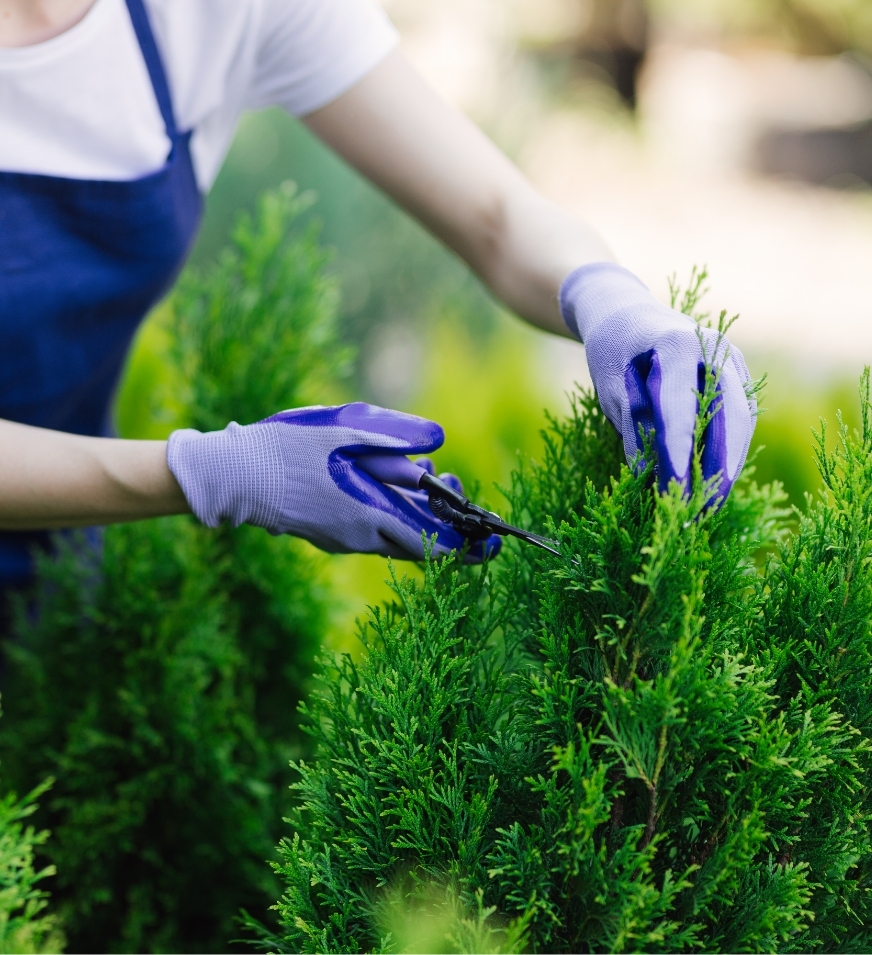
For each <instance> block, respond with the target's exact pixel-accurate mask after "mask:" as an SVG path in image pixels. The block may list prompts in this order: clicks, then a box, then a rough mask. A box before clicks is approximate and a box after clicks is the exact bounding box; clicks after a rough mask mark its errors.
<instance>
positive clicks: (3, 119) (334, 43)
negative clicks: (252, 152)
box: [0, 0, 397, 192]
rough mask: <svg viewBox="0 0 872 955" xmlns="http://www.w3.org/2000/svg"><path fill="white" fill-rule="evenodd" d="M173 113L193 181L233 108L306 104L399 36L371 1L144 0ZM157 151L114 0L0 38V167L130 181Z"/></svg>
mask: <svg viewBox="0 0 872 955" xmlns="http://www.w3.org/2000/svg"><path fill="white" fill-rule="evenodd" d="M145 6H146V8H147V10H148V14H149V20H150V22H151V25H152V30H153V31H154V34H155V40H156V42H157V45H158V48H159V50H160V52H161V57H162V59H163V63H164V67H165V69H166V72H167V77H168V81H169V86H170V93H171V96H172V101H173V108H174V111H175V116H176V123H177V125H178V127H179V129H180V130H189V129H193V130H194V135H193V137H192V143H191V150H192V154H193V159H194V167H195V169H196V173H197V181H198V183H199V186H200V188H201V190H203V191H204V192H205V191H207V190H208V189H209V187H210V186H211V185H212V183H213V181H214V180H215V177H216V175H217V174H218V170H219V169H220V167H221V163H222V162H223V160H224V157H225V155H226V153H227V150H228V149H229V147H230V143H231V141H232V139H233V134H234V131H235V129H236V124H237V122H238V120H239V117H240V115H241V113H242V112H243V110H246V109H259V108H262V107H265V106H281V107H283V108H284V109H286V110H288V112H290V113H292V114H293V115H295V116H301V115H305V114H306V113H309V112H312V111H313V110H316V109H318V108H319V107H320V106H323V105H325V104H326V103H329V102H330V101H331V100H333V99H335V98H336V97H337V96H339V95H341V94H342V93H343V92H345V91H346V90H347V89H349V88H350V87H351V86H353V85H354V84H355V83H356V82H357V81H358V80H359V79H361V78H362V77H363V76H365V75H366V74H367V73H368V72H369V71H370V70H371V69H372V68H373V67H374V66H376V64H378V63H379V62H380V61H381V60H382V59H383V58H384V57H385V56H386V55H387V53H388V52H389V51H390V50H391V49H392V48H393V47H394V45H395V44H396V42H397V34H396V31H395V30H394V28H393V27H392V26H391V24H390V22H389V21H388V19H387V17H386V16H385V14H384V13H383V12H382V10H381V8H380V7H378V6H377V5H376V3H375V0H145ZM168 152H169V140H168V139H167V136H166V133H165V130H164V123H163V120H162V118H161V115H160V111H159V109H158V105H157V101H156V100H155V96H154V91H153V89H152V85H151V81H150V79H149V75H148V70H147V69H146V66H145V61H144V59H143V57H142V53H141V51H140V49H139V44H138V42H137V39H136V34H135V33H134V30H133V25H132V24H131V22H130V15H129V14H128V12H127V5H126V3H125V0H96V2H95V3H94V5H93V7H92V8H91V9H90V10H89V11H88V13H87V15H86V16H85V17H84V19H82V20H81V21H80V22H79V23H78V24H77V25H76V26H74V27H73V28H72V29H70V30H68V31H67V32H66V33H63V34H61V35H60V36H58V37H55V38H54V39H52V40H48V41H47V42H45V43H39V44H37V45H35V46H29V47H19V48H15V49H10V48H0V170H5V171H14V172H29V173H42V174H45V175H51V176H64V177H70V178H75V179H104V180H105V179H111V180H125V179H134V178H137V177H139V176H143V175H146V174H147V173H150V172H154V171H155V170H157V169H160V168H161V167H162V166H163V164H164V162H165V161H166V157H167V154H168Z"/></svg>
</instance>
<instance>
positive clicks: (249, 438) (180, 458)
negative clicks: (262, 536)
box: [167, 421, 284, 527]
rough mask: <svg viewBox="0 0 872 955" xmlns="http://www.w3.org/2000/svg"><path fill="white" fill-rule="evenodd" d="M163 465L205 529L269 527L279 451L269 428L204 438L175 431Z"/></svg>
mask: <svg viewBox="0 0 872 955" xmlns="http://www.w3.org/2000/svg"><path fill="white" fill-rule="evenodd" d="M167 465H168V466H169V469H170V470H171V471H172V472H173V475H174V476H175V478H176V480H177V481H178V482H179V486H180V487H181V489H182V492H183V494H184V495H185V498H186V500H187V502H188V504H189V505H190V508H191V510H192V511H193V512H194V514H195V515H196V517H197V518H198V519H199V520H200V521H201V522H202V523H203V524H205V525H206V526H207V527H218V525H219V524H221V522H222V521H229V522H230V523H231V524H232V525H233V526H234V527H238V526H239V525H240V524H243V523H245V524H256V525H258V526H260V527H271V526H273V524H274V523H275V522H276V520H277V518H278V516H279V513H280V510H281V501H282V486H281V485H282V479H281V477H282V475H283V473H284V468H283V461H282V454H281V448H280V446H279V442H278V436H277V434H276V426H275V425H274V424H272V423H259V424H254V425H247V426H246V427H242V426H241V425H238V424H237V423H236V422H235V421H231V422H230V424H228V425H227V427H226V428H225V429H224V430H223V431H209V432H206V433H205V434H203V433H202V432H200V431H195V430H194V429H193V428H184V429H182V430H179V431H174V432H173V433H172V434H171V435H170V437H169V441H167Z"/></svg>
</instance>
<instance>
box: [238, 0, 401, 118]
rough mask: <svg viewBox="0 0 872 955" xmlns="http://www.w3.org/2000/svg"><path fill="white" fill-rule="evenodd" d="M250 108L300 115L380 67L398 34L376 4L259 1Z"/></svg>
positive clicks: (363, 1)
mask: <svg viewBox="0 0 872 955" xmlns="http://www.w3.org/2000/svg"><path fill="white" fill-rule="evenodd" d="M259 33H260V37H259V42H258V50H257V54H256V56H257V59H256V65H255V71H254V77H253V84H252V88H251V101H250V102H249V103H248V104H247V105H248V106H249V107H250V108H253V109H260V108H262V107H265V106H281V107H283V108H284V109H286V110H287V111H288V112H289V113H291V114H292V115H294V116H305V115H306V114H307V113H311V112H312V111H313V110H316V109H318V108H319V107H321V106H324V105H325V104H327V103H329V102H330V101H331V100H334V99H336V97H337V96H341V95H342V93H344V92H345V91H346V90H348V89H350V88H351V87H352V86H354V84H355V83H357V81H358V80H360V79H362V78H363V77H364V76H366V74H367V73H368V72H369V71H370V70H371V69H373V67H375V66H376V65H377V64H378V63H380V62H381V61H382V60H383V59H384V58H385V56H387V54H388V53H389V52H390V51H391V50H392V49H393V48H394V47H395V46H396V44H397V42H398V40H399V36H398V34H397V31H396V30H395V29H394V27H393V25H392V24H391V22H390V20H388V18H387V16H386V14H385V13H384V11H383V10H382V9H381V7H379V6H378V4H377V3H375V0H263V15H262V20H261V29H260V31H259Z"/></svg>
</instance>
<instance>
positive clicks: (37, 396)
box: [0, 0, 203, 587]
mask: <svg viewBox="0 0 872 955" xmlns="http://www.w3.org/2000/svg"><path fill="white" fill-rule="evenodd" d="M127 8H128V11H129V13H130V19H131V21H132V23H133V27H134V30H135V31H136V36H137V39H138V41H139V46H140V49H141V50H142V55H143V58H144V60H145V64H146V66H147V67H148V73H149V76H150V77H151V84H152V87H153V89H154V94H155V97H156V99H157V102H158V105H159V107H160V112H161V115H162V116H163V121H164V124H165V126H166V132H167V136H168V137H169V139H170V142H171V148H170V152H169V156H168V158H167V161H166V164H165V165H164V167H163V168H162V169H160V170H158V171H157V172H155V173H152V174H150V175H147V176H143V177H142V178H140V179H134V180H131V181H125V182H103V181H97V180H82V179H66V178H61V177H59V176H41V175H31V174H29V173H19V172H0V418H8V419H9V420H11V421H20V422H23V423H25V424H31V425H37V426H39V427H44V428H54V429H57V430H60V431H69V432H72V433H74V434H88V435H107V434H110V433H111V418H110V415H111V407H110V406H111V403H112V398H113V395H114V392H115V388H116V385H117V383H118V378H119V375H120V373H121V369H122V365H123V363H124V358H125V356H126V354H127V350H128V348H129V346H130V342H131V339H132V338H133V335H134V333H135V331H136V329H137V326H138V325H139V323H140V321H141V320H142V318H143V317H144V316H145V315H146V313H147V312H148V311H149V309H150V308H151V307H152V306H153V305H154V304H155V303H156V302H157V301H158V300H159V299H160V298H161V297H162V296H163V294H164V293H165V292H166V291H167V289H168V288H169V286H170V285H171V284H172V282H173V280H174V279H175V277H176V275H177V274H178V272H179V269H180V268H181V266H182V264H183V262H184V259H185V256H186V255H187V253H188V250H189V248H190V246H191V242H192V240H193V237H194V235H195V233H196V231H197V226H198V224H199V221H200V216H201V213H202V206H203V201H202V197H201V195H200V192H199V190H198V188H197V182H196V179H195V177H194V168H193V164H192V162H191V152H190V138H191V134H190V132H187V133H181V132H179V131H178V129H177V128H176V121H175V116H174V113H173V106H172V101H171V99H170V91H169V85H168V83H167V78H166V73H165V71H164V67H163V63H162V61H161V57H160V53H159V51H158V48H157V45H156V44H155V41H154V35H153V34H152V31H151V26H150V24H149V22H148V15H147V13H146V11H145V7H144V6H143V3H142V0H127ZM0 453H2V449H0ZM47 540H48V535H45V534H40V533H26V534H24V533H0V587H2V586H4V585H9V584H18V583H22V582H25V581H26V580H27V579H28V577H29V576H30V574H31V556H30V554H31V551H32V549H33V547H34V546H40V545H41V546H45V544H46V542H47Z"/></svg>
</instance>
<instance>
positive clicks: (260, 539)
mask: <svg viewBox="0 0 872 955" xmlns="http://www.w3.org/2000/svg"><path fill="white" fill-rule="evenodd" d="M304 204H305V201H304V200H303V199H301V198H300V197H299V196H297V195H296V194H295V193H294V191H293V190H292V189H289V188H286V189H284V190H282V191H280V192H278V193H275V194H271V195H269V196H267V197H266V198H265V199H264V201H263V203H262V204H261V208H260V212H259V215H258V217H257V219H256V221H250V220H248V219H243V220H242V221H241V222H240V225H239V227H238V228H237V230H236V233H235V236H234V241H233V245H232V247H231V248H229V249H228V250H227V251H226V252H225V253H224V254H223V256H222V257H221V258H220V260H219V261H218V262H217V264H216V265H215V266H214V267H213V268H211V269H210V270H208V271H206V272H203V273H188V274H186V275H185V276H183V278H182V280H181V284H180V287H179V289H178V291H177V292H176V293H175V294H174V296H173V298H172V301H171V318H170V321H169V332H170V341H171V350H170V354H169V355H168V357H167V360H168V361H171V362H172V363H173V366H174V368H175V372H174V373H173V374H172V375H171V376H169V378H170V379H171V380H173V381H176V382H178V385H179V390H177V391H176V393H175V394H174V395H173V396H172V398H173V401H174V402H175V407H176V412H177V414H178V415H179V416H180V418H181V420H180V423H181V424H186V425H190V426H193V427H197V428H201V429H210V428H220V427H223V426H224V425H225V424H226V423H227V422H228V421H229V420H231V419H232V420H236V421H239V422H240V423H243V424H245V423H248V422H250V421H254V420H257V419H259V418H261V417H264V416H266V415H269V414H271V413H273V412H275V411H277V410H280V409H282V408H287V407H291V406H295V405H299V404H305V403H306V402H308V401H311V400H313V399H318V398H320V399H321V400H323V398H324V389H325V386H326V383H328V382H329V381H331V380H335V378H336V376H337V375H338V374H339V373H340V371H341V367H340V366H341V364H342V361H343V357H342V353H341V350H340V349H339V348H337V346H336V342H335V340H334V338H333V323H334V316H335V309H336V292H335V288H334V286H333V284H332V282H331V281H330V280H329V279H328V278H326V277H325V271H324V266H325V261H326V259H325V253H324V251H323V250H322V249H321V248H320V247H319V245H318V242H317V237H316V235H315V234H314V233H313V232H311V231H304V232H302V233H295V232H294V227H293V220H294V218H295V216H296V215H297V213H298V212H299V211H300V209H301V207H302V206H303V205H304ZM163 404H164V405H165V406H166V405H167V404H168V402H166V401H164V402H163ZM320 586H321V585H320V584H319V579H318V576H317V565H316V564H315V563H313V559H312V556H311V553H310V552H307V551H305V550H304V549H303V547H302V545H300V544H299V542H295V541H292V540H290V539H288V538H281V539H280V538H272V537H270V536H269V535H268V534H266V533H265V532H263V531H262V530H259V529H256V528H250V527H240V528H238V529H232V528H229V527H222V528H219V529H218V530H209V529H207V528H204V527H202V526H200V525H199V524H197V523H196V522H195V521H194V519H193V518H188V517H180V518H173V519H167V520H160V521H148V522H142V523H138V524H130V525H127V526H119V527H114V528H110V529H108V530H107V531H106V532H105V535H104V539H103V545H102V550H101V551H100V552H98V553H95V552H94V550H93V549H90V548H88V547H87V546H85V545H84V544H83V542H81V541H75V540H74V541H73V542H71V543H70V542H67V543H64V542H60V543H59V554H57V555H55V556H53V557H50V558H46V559H44V560H42V562H41V565H40V571H39V583H38V588H37V592H36V595H35V596H34V598H33V599H32V600H31V601H30V602H29V603H28V604H26V605H22V606H21V607H20V611H21V612H20V614H19V620H18V626H17V633H16V636H15V638H14V640H13V641H12V642H11V643H10V645H9V646H8V647H7V657H8V667H9V670H8V675H7V680H6V685H5V687H4V694H3V699H4V708H5V709H6V711H7V715H6V717H5V719H4V720H3V725H2V726H0V756H2V760H3V766H4V771H5V773H6V774H7V775H8V777H9V778H10V781H11V783H12V784H13V785H14V786H15V788H16V789H17V790H18V791H26V789H27V787H30V786H32V785H35V784H36V783H37V782H38V781H40V780H42V779H43V778H44V777H46V776H47V775H49V774H51V775H52V776H54V777H55V778H56V782H55V784H54V786H53V788H52V789H51V791H50V792H49V793H48V794H46V795H45V796H44V797H43V798H42V803H43V806H42V809H41V810H40V812H39V814H38V817H37V818H38V820H39V822H40V824H41V825H42V826H44V827H45V828H47V829H49V830H51V833H52V835H51V839H50V840H49V841H48V842H47V843H46V844H45V845H44V846H43V847H42V849H41V851H42V852H43V853H44V854H45V856H46V857H47V861H48V862H50V863H51V864H53V865H55V866H56V868H57V873H58V874H57V876H56V878H55V879H54V880H53V886H52V896H53V903H54V905H55V908H56V910H57V911H58V913H59V914H60V916H61V918H62V922H63V926H64V929H65V931H66V934H67V937H68V942H69V947H70V950H72V951H89V952H99V951H222V950H226V949H227V947H228V940H230V939H232V938H234V937H236V936H238V935H239V930H238V927H237V926H236V925H235V923H234V920H235V918H236V917H237V914H238V912H239V910H240V908H245V909H248V910H249V911H250V912H251V913H252V914H253V915H257V914H258V913H261V914H263V915H265V913H266V910H267V906H268V904H269V902H270V901H271V900H272V899H274V898H275V894H276V887H275V884H274V882H273V879H274V876H273V875H272V873H271V871H270V870H269V869H268V867H267V866H266V864H265V861H264V860H265V859H266V858H267V857H268V856H270V855H272V854H273V847H274V845H275V842H276V841H277V840H278V838H279V835H280V825H281V817H282V815H283V813H285V812H286V807H285V803H286V802H287V801H288V783H289V772H290V771H289V769H288V768H287V767H288V762H289V760H290V759H291V758H292V757H294V756H299V755H300V752H301V749H300V746H301V738H300V734H299V732H298V726H297V715H296V705H297V702H298V701H299V699H300V698H301V696H302V694H303V692H304V689H305V685H306V681H307V679H308V676H309V673H310V671H311V666H312V657H313V654H314V652H315V650H316V648H317V646H318V637H319V633H320V632H321V631H322V629H323V626H324V612H325V595H324V594H322V593H321V591H320Z"/></svg>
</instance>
